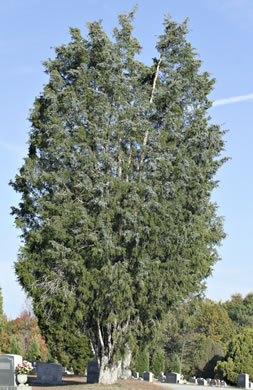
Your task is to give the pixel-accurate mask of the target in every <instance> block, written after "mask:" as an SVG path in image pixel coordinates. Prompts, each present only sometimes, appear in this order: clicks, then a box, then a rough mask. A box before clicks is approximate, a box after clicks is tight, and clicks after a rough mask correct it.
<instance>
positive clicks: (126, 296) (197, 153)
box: [11, 11, 225, 383]
mask: <svg viewBox="0 0 253 390" xmlns="http://www.w3.org/2000/svg"><path fill="white" fill-rule="evenodd" d="M133 18H134V11H132V12H130V13H129V14H128V15H126V14H123V15H120V16H119V27H117V28H115V29H114V37H113V39H110V38H109V37H108V36H107V34H106V33H105V32H104V30H103V28H102V25H101V23H100V22H93V23H89V24H88V35H87V37H86V38H84V37H83V36H82V35H81V32H80V31H79V30H78V29H76V28H71V29H70V33H71V41H70V42H69V43H68V44H66V45H62V46H59V47H56V49H55V53H56V56H55V58H54V59H49V60H48V61H46V62H45V63H44V65H45V69H46V73H47V74H48V77H49V81H48V83H47V85H46V86H45V87H44V90H43V92H42V93H41V94H40V96H39V97H37V98H36V99H35V102H34V107H33V110H32V111H31V115H30V121H31V130H30V134H29V140H28V144H29V152H28V155H27V157H26V158H25V161H24V164H23V166H22V167H21V169H20V171H19V173H18V174H17V176H16V178H15V180H13V181H12V182H11V184H12V186H13V188H14V190H15V191H17V192H19V193H20V194H21V201H20V203H19V205H18V206H17V207H13V209H12V213H13V215H14V216H15V218H16V225H17V227H18V228H20V229H21V230H22V238H23V245H22V247H21V248H20V253H19V258H18V260H17V262H16V264H15V268H16V273H17V275H18V279H19V281H20V283H21V285H22V286H23V288H24V289H25V291H26V292H27V293H28V294H29V296H31V297H32V299H33V305H34V312H35V314H36V315H37V317H38V319H39V323H40V326H41V328H42V331H43V329H44V330H45V336H46V329H49V325H48V324H50V323H55V322H56V321H57V322H58V324H62V327H64V326H68V324H72V325H70V328H71V327H72V326H74V328H76V327H78V329H80V330H81V331H82V332H83V334H85V335H87V336H88V337H89V339H90V342H91V345H92V348H93V352H94V354H95V356H96V358H97V359H98V363H99V366H100V382H103V383H109V382H112V381H113V380H116V378H117V368H118V362H119V361H120V359H121V357H122V356H124V354H125V346H129V345H131V342H132V340H133V339H134V338H137V339H141V340H142V342H143V340H144V339H145V340H146V341H148V339H150V338H151V337H152V334H153V333H154V332H155V331H156V330H157V329H158V328H159V325H160V324H161V322H162V321H163V319H164V317H165V316H166V314H167V313H168V311H169V310H170V308H171V307H173V305H176V304H177V303H178V302H180V301H183V300H184V299H185V298H186V297H187V296H188V295H189V294H192V295H194V294H199V293H200V292H201V291H202V289H203V288H204V283H205V279H206V278H207V277H208V276H209V275H210V274H211V272H212V267H213V265H214V264H215V262H216V261H217V260H218V259H219V256H218V253H217V245H219V244H220V242H221V240H222V239H223V238H224V232H223V226H222V219H221V218H220V217H218V216H217V205H216V204H214V203H213V202H212V201H211V192H212V190H213V189H214V188H215V187H216V186H217V181H216V180H215V175H216V172H217V170H218V168H219V167H220V166H221V165H222V164H223V162H224V161H225V159H224V158H221V152H222V151H223V148H224V141H223V135H224V131H222V130H221V129H220V127H219V126H217V125H213V124H211V123H210V118H209V116H208V114H207V111H208V108H210V107H211V104H212V103H211V102H210V101H209V100H208V94H209V93H210V92H211V90H212V88H213V84H214V80H213V79H211V78H210V75H209V74H208V73H207V72H201V71H200V66H201V61H200V60H199V59H198V58H197V55H196V53H195V52H194V49H193V48H192V46H191V44H190V43H189V42H188V41H187V39H186V35H187V33H188V30H187V21H184V22H183V23H182V24H178V23H176V22H174V21H172V20H171V19H170V17H166V18H165V20H164V33H163V34H162V35H160V36H159V37H158V41H157V45H156V49H157V58H154V59H153V64H152V65H151V66H147V65H145V64H143V63H142V62H140V61H138V60H137V59H136V54H138V53H139V52H140V50H141V46H140V44H139V43H138V41H137V39H136V38H135V37H133V36H132V30H133V26H132V21H133ZM43 324H44V326H43ZM73 324H74V325H73Z"/></svg>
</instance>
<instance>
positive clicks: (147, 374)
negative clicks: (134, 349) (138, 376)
mask: <svg viewBox="0 0 253 390" xmlns="http://www.w3.org/2000/svg"><path fill="white" fill-rule="evenodd" d="M142 378H143V379H144V381H148V382H152V381H153V374H152V372H146V371H144V373H143V374H142Z"/></svg>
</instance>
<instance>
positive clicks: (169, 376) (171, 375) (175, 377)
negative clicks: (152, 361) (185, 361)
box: [165, 372, 180, 383]
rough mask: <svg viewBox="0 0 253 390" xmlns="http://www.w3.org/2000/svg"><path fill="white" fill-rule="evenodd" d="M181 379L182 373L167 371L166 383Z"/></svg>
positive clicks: (177, 381)
mask: <svg viewBox="0 0 253 390" xmlns="http://www.w3.org/2000/svg"><path fill="white" fill-rule="evenodd" d="M179 381H180V374H178V373H177V372H167V374H166V379H165V382H166V383H179Z"/></svg>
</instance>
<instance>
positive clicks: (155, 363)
mask: <svg viewBox="0 0 253 390" xmlns="http://www.w3.org/2000/svg"><path fill="white" fill-rule="evenodd" d="M252 321H253V293H250V294H248V295H247V296H246V297H245V298H243V297H242V296H241V294H234V295H233V296H232V297H231V299H230V300H229V301H226V302H224V303H222V302H219V303H216V302H213V301H212V300H210V299H199V300H196V299H194V300H192V301H187V302H185V303H184V304H181V305H179V306H178V307H177V309H175V310H174V311H171V312H170V314H169V317H168V321H167V323H166V325H165V327H164V331H163V334H162V335H161V337H160V340H159V342H158V343H157V340H156V341H155V343H154V344H155V345H154V346H153V347H152V346H151V348H150V349H149V351H148V350H147V348H139V349H138V350H136V352H135V354H134V359H133V360H132V365H133V368H135V369H136V370H137V371H140V372H142V371H146V370H147V369H149V368H150V369H151V370H152V371H153V372H154V374H158V373H159V372H160V371H165V372H166V371H175V372H180V373H181V374H182V375H184V377H185V378H189V377H190V376H193V375H196V376H198V377H204V378H208V377H211V378H214V377H216V378H220V379H225V380H226V381H227V382H228V383H230V384H235V383H236V382H237V376H238V374H239V373H242V372H246V373H248V374H249V375H250V380H253V322H252ZM140 354H142V356H140ZM147 354H148V357H147ZM158 356H159V358H158ZM144 362H148V363H146V365H145V363H144Z"/></svg>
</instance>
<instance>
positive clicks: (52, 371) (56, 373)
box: [34, 362, 62, 385]
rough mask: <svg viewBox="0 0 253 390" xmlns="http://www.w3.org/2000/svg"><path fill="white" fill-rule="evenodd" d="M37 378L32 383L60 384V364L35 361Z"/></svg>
mask: <svg viewBox="0 0 253 390" xmlns="http://www.w3.org/2000/svg"><path fill="white" fill-rule="evenodd" d="M36 368H37V379H36V380H35V381H34V383H44V384H49V385H60V384H61V383H62V365H61V364H57V363H44V362H37V365H36Z"/></svg>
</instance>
